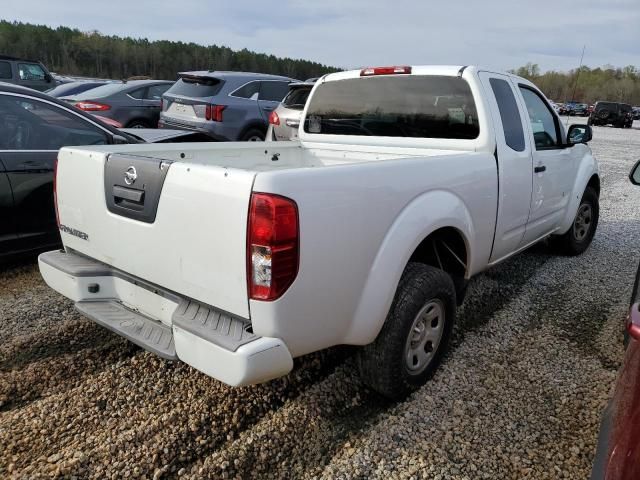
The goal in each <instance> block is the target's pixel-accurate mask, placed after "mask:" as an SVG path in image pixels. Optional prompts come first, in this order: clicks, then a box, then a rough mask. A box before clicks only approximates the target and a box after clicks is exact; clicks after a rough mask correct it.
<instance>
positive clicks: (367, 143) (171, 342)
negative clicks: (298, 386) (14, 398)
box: [39, 66, 600, 397]
mask: <svg viewBox="0 0 640 480" xmlns="http://www.w3.org/2000/svg"><path fill="white" fill-rule="evenodd" d="M299 138H300V139H299V141H296V142H270V143H261V144H255V143H250V144H249V143H226V144H225V143H220V144H202V143H200V144H175V145H167V144H160V145H154V144H149V145H107V146H100V147H95V146H93V147H83V148H64V149H62V150H61V151H60V154H59V157H58V163H57V172H56V182H55V190H56V203H57V212H58V223H59V226H60V231H61V235H62V240H63V243H64V250H61V251H53V252H48V253H44V254H42V255H41V256H40V258H39V264H40V271H41V272H42V276H43V277H44V279H45V281H46V282H47V283H48V284H49V285H50V286H51V287H52V288H54V289H55V290H57V291H58V292H60V293H62V294H63V295H64V296H66V297H68V298H70V299H71V300H73V301H74V302H75V304H76V307H77V309H78V310H79V311H80V312H82V313H83V314H84V315H86V316H87V317H89V318H91V319H93V320H94V321H96V322H97V323H99V324H101V325H103V326H105V327H107V328H109V329H111V330H113V331H115V332H117V333H119V334H121V335H123V336H125V337H127V338H129V339H130V340H131V341H133V342H135V343H137V344H139V345H141V346H142V347H144V348H146V349H148V350H150V351H152V352H155V353H157V354H158V355H160V356H162V357H165V358H167V359H180V360H182V361H184V362H186V363H188V364H189V365H192V366H193V367H195V368H197V369H198V370H200V371H202V372H204V373H206V374H207V375H211V376H213V377H215V378H217V379H219V380H221V381H223V382H226V383H227V384H230V385H236V386H239V385H247V384H252V383H258V382H263V381H266V380H269V379H272V378H276V377H278V376H282V375H285V374H286V373H287V372H289V371H290V370H291V369H292V366H293V358H295V357H298V356H301V355H305V354H307V353H310V352H313V351H317V350H320V349H324V348H327V347H331V346H333V345H338V344H349V345H360V346H362V348H360V349H359V353H358V356H359V357H358V365H359V367H360V370H361V375H362V377H363V380H364V381H365V382H366V383H367V384H368V385H370V386H371V387H372V388H374V389H376V390H377V391H379V392H380V393H382V394H384V395H387V396H390V397H400V396H402V395H405V394H407V393H408V392H410V391H411V390H412V389H415V388H416V387H417V386H419V385H421V384H423V383H424V382H425V381H426V380H427V378H428V377H429V376H430V374H431V373H432V372H433V370H434V368H436V366H437V364H438V362H439V361H440V360H441V358H442V356H443V353H444V351H445V349H446V347H447V343H448V341H449V337H450V336H451V331H452V327H453V323H454V319H455V312H456V306H457V305H459V304H460V303H461V302H462V299H463V296H464V291H465V286H466V281H467V280H468V279H469V278H471V277H472V276H473V275H475V274H477V273H479V272H481V271H483V270H485V269H486V268H488V267H490V266H492V265H495V264H496V263H498V262H501V261H502V260H504V259H506V258H508V257H510V256H511V255H513V254H515V253H517V252H519V251H521V250H524V249H526V248H527V247H529V246H531V245H533V244H534V243H536V242H539V241H540V240H542V239H545V238H547V237H551V239H550V244H551V245H552V246H553V247H554V248H556V249H557V250H558V251H560V252H563V253H565V254H579V253H581V252H583V251H584V250H585V249H586V248H587V247H588V246H589V244H590V243H591V240H592V238H593V235H594V233H595V230H596V227H597V222H598V196H599V193H600V180H599V175H598V166H597V163H596V160H595V159H594V158H593V156H592V154H591V151H590V149H589V147H588V146H587V145H586V142H587V141H589V140H590V139H591V128H590V127H588V126H586V125H573V126H572V127H571V128H569V129H568V132H567V131H565V128H564V127H563V125H562V124H561V122H560V120H559V118H558V116H557V115H556V113H555V111H554V110H553V108H552V107H551V106H550V105H549V102H548V101H547V100H546V99H545V97H544V96H543V95H542V93H540V91H539V90H538V89H537V88H536V87H535V86H534V85H533V84H531V83H530V82H528V81H526V80H524V79H522V78H518V77H515V76H513V75H507V74H503V73H497V72H493V71H490V70H483V69H481V68H477V67H452V66H414V67H380V68H367V69H363V70H357V71H348V72H340V73H335V74H331V75H327V76H325V77H323V78H322V79H320V80H319V81H318V82H317V83H316V85H315V86H314V88H313V91H312V93H311V95H310V97H309V101H308V102H307V105H306V107H305V110H304V112H303V117H302V121H301V125H300V131H299Z"/></svg>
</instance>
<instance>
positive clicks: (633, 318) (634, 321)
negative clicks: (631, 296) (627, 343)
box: [627, 303, 640, 340]
mask: <svg viewBox="0 0 640 480" xmlns="http://www.w3.org/2000/svg"><path fill="white" fill-rule="evenodd" d="M627 331H628V332H629V335H630V336H631V337H632V338H634V339H636V340H640V304H638V303H634V304H633V305H632V306H631V312H630V313H629V320H628V322H627Z"/></svg>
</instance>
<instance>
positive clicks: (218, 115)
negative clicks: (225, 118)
mask: <svg viewBox="0 0 640 480" xmlns="http://www.w3.org/2000/svg"><path fill="white" fill-rule="evenodd" d="M225 108H227V106H226V105H207V106H206V107H205V109H204V118H206V119H207V120H213V121H214V122H221V121H222V111H223V110H224V109H225Z"/></svg>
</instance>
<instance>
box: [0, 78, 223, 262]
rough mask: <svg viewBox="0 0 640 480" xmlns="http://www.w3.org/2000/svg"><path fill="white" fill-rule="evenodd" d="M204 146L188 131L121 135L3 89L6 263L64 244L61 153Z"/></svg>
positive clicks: (1, 228)
mask: <svg viewBox="0 0 640 480" xmlns="http://www.w3.org/2000/svg"><path fill="white" fill-rule="evenodd" d="M200 141H211V138H210V137H208V136H207V135H204V134H201V133H197V132H188V131H185V130H162V131H160V130H155V129H154V130H145V129H132V130H118V129H115V128H113V126H110V125H108V124H107V123H105V122H103V121H102V120H100V118H99V117H97V116H94V115H89V114H88V113H85V112H83V111H81V110H79V109H77V108H74V107H73V106H72V105H70V104H69V103H67V102H63V101H61V100H58V99H55V98H53V97H51V96H49V95H46V94H44V93H40V92H38V91H35V90H33V89H28V88H24V87H19V86H15V85H11V84H7V83H0V219H2V221H0V259H2V258H3V257H8V256H13V255H15V254H17V253H22V252H29V251H33V250H38V249H41V248H47V247H52V246H55V245H57V244H59V243H60V233H59V230H58V227H57V225H56V216H55V211H54V203H53V172H54V168H55V162H56V157H57V155H58V150H59V149H60V148H62V147H66V146H71V145H113V144H129V143H130V144H134V143H168V142H200Z"/></svg>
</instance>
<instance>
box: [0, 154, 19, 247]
mask: <svg viewBox="0 0 640 480" xmlns="http://www.w3.org/2000/svg"><path fill="white" fill-rule="evenodd" d="M0 219H2V221H0V257H1V256H2V255H3V254H5V253H9V252H11V251H13V250H15V248H16V244H17V241H16V240H17V238H18V234H17V232H16V223H15V218H14V213H13V192H12V191H11V184H10V183H9V177H8V176H7V171H6V169H5V167H4V164H3V163H2V161H1V160H0Z"/></svg>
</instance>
